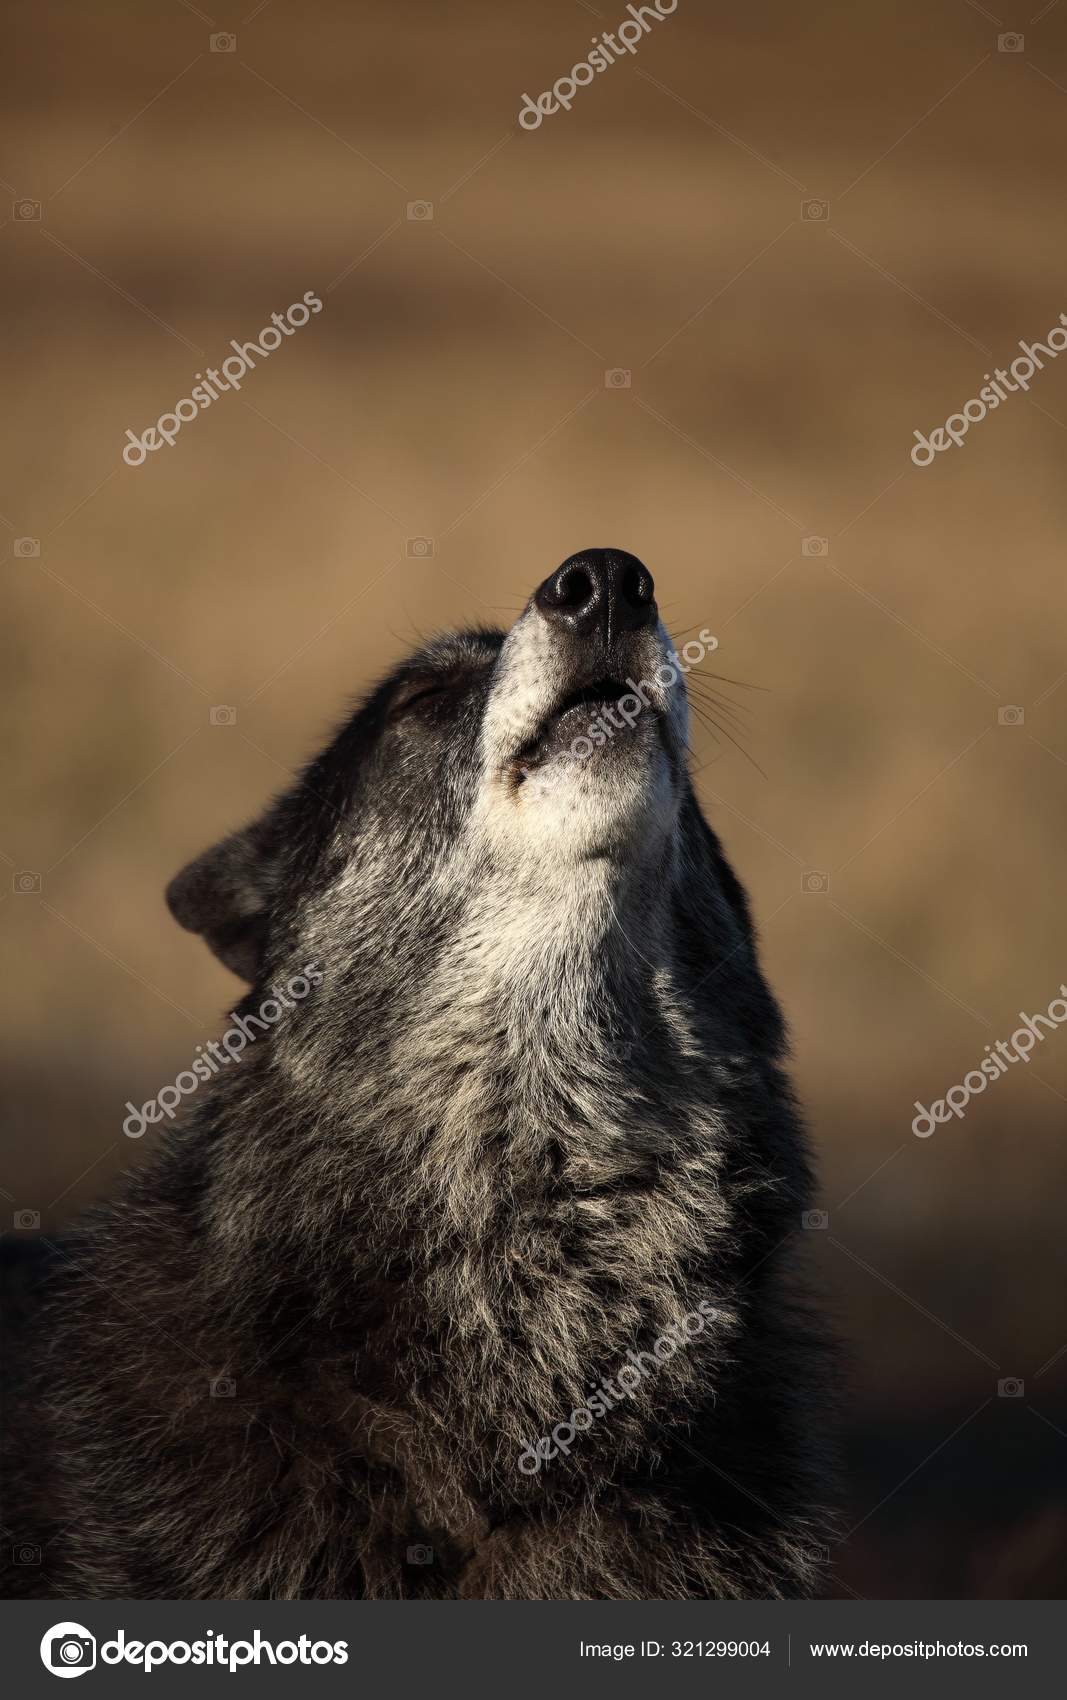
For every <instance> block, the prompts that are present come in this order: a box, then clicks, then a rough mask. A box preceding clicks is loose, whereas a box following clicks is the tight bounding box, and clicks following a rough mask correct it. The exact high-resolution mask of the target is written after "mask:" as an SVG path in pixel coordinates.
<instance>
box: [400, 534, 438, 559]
mask: <svg viewBox="0 0 1067 1700" xmlns="http://www.w3.org/2000/svg"><path fill="white" fill-rule="evenodd" d="M433 553H434V546H433V538H432V537H409V538H408V541H407V554H408V559H409V560H411V561H426V560H428V559H429V557H430V556H431V555H432V554H433Z"/></svg>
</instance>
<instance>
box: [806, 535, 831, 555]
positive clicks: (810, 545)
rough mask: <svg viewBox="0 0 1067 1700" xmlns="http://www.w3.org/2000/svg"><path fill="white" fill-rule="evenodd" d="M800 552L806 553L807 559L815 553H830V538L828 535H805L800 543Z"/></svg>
mask: <svg viewBox="0 0 1067 1700" xmlns="http://www.w3.org/2000/svg"><path fill="white" fill-rule="evenodd" d="M800 553H801V554H802V555H807V556H808V558H809V560H810V559H811V558H812V557H814V556H817V555H828V554H829V553H830V539H829V538H828V537H805V538H804V539H803V540H802V542H801V545H800Z"/></svg>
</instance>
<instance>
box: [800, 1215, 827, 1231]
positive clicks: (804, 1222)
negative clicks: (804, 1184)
mask: <svg viewBox="0 0 1067 1700" xmlns="http://www.w3.org/2000/svg"><path fill="white" fill-rule="evenodd" d="M800 1226H801V1227H802V1228H807V1229H809V1230H812V1229H816V1228H828V1227H829V1226H830V1218H829V1216H828V1215H827V1213H826V1211H825V1210H805V1211H804V1213H803V1215H802V1216H801V1218H800Z"/></svg>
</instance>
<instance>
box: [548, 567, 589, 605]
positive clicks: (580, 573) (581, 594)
mask: <svg viewBox="0 0 1067 1700" xmlns="http://www.w3.org/2000/svg"><path fill="white" fill-rule="evenodd" d="M592 595H593V581H592V579H591V578H590V577H589V574H588V573H587V572H586V570H585V568H584V567H572V568H571V569H570V571H569V572H567V573H563V574H562V575H561V577H560V579H559V582H558V584H557V586H556V605H557V607H560V608H584V607H585V605H586V603H587V602H589V601H590V600H591V598H592Z"/></svg>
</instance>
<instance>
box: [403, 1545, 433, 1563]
mask: <svg viewBox="0 0 1067 1700" xmlns="http://www.w3.org/2000/svg"><path fill="white" fill-rule="evenodd" d="M407 1562H408V1563H409V1564H432V1563H433V1547H426V1546H416V1547H408V1550H407Z"/></svg>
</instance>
